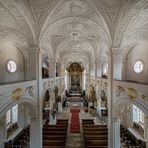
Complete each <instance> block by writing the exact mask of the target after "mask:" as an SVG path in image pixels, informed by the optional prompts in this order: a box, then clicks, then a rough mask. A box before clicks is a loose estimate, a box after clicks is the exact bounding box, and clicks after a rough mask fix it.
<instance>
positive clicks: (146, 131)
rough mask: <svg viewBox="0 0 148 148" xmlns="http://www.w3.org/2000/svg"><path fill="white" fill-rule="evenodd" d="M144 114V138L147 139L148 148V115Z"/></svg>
mask: <svg viewBox="0 0 148 148" xmlns="http://www.w3.org/2000/svg"><path fill="white" fill-rule="evenodd" d="M144 115H145V117H144V139H145V140H146V148H148V115H146V114H144Z"/></svg>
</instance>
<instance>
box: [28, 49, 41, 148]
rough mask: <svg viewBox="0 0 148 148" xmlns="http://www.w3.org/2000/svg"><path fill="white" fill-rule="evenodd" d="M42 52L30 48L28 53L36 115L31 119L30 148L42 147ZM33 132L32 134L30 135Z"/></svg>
mask: <svg viewBox="0 0 148 148" xmlns="http://www.w3.org/2000/svg"><path fill="white" fill-rule="evenodd" d="M43 54H44V51H43V50H41V49H40V48H39V47H31V48H30V52H29V64H30V65H29V68H30V77H31V78H33V79H36V80H37V94H36V98H35V99H36V102H37V115H36V118H33V117H32V119H31V121H30V124H31V127H30V129H31V136H30V139H31V140H30V141H31V143H30V145H31V146H30V147H32V148H33V147H35V148H41V147H42V124H43V121H42V100H43V85H42V57H43ZM32 132H33V133H32Z"/></svg>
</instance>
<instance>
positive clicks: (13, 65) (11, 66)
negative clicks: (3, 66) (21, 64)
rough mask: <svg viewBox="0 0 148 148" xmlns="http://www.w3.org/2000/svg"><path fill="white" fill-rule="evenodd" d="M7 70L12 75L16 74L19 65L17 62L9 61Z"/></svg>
mask: <svg viewBox="0 0 148 148" xmlns="http://www.w3.org/2000/svg"><path fill="white" fill-rule="evenodd" d="M7 70H8V71H9V72H11V73H14V72H16V70H17V64H16V62H15V61H13V60H9V61H8V62H7Z"/></svg>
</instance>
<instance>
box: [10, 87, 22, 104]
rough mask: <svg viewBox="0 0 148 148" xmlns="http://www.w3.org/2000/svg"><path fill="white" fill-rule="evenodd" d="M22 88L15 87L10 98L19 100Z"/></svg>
mask: <svg viewBox="0 0 148 148" xmlns="http://www.w3.org/2000/svg"><path fill="white" fill-rule="evenodd" d="M23 93H24V91H23V89H21V88H17V89H16V90H14V91H13V92H12V94H11V96H12V98H13V100H14V101H20V99H21V98H22V96H23Z"/></svg>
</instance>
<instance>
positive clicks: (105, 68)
mask: <svg viewBox="0 0 148 148" xmlns="http://www.w3.org/2000/svg"><path fill="white" fill-rule="evenodd" d="M107 74H108V64H105V65H104V66H103V75H107Z"/></svg>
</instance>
